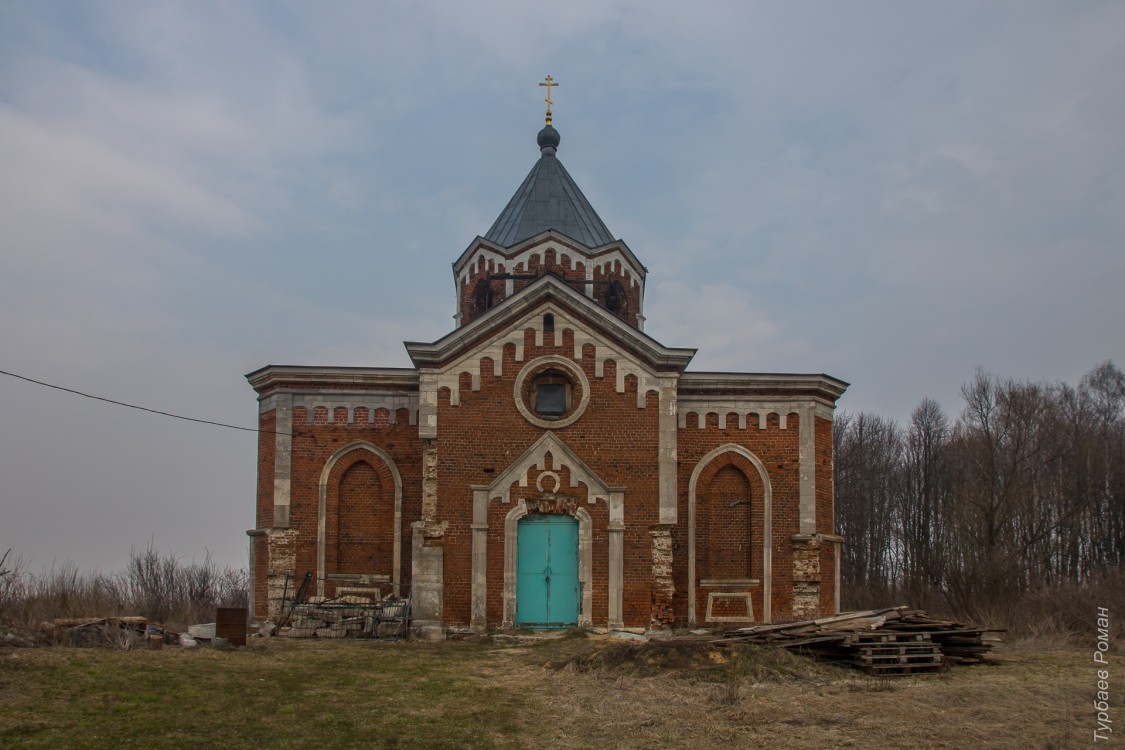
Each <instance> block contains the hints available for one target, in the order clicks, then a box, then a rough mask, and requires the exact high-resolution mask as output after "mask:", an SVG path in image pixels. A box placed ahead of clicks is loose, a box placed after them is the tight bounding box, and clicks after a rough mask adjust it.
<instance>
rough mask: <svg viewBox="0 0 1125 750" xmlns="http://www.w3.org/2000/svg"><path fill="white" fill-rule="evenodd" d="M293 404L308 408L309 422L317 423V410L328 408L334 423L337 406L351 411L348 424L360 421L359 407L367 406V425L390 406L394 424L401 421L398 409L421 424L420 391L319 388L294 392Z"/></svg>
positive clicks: (306, 419)
mask: <svg viewBox="0 0 1125 750" xmlns="http://www.w3.org/2000/svg"><path fill="white" fill-rule="evenodd" d="M292 399H293V406H294V407H298V406H303V407H304V408H305V409H306V410H307V414H306V416H305V424H312V423H313V410H314V409H316V408H317V407H324V408H325V409H327V410H328V423H329V424H332V422H333V415H334V414H335V411H336V409H338V408H344V409H347V410H348V424H356V421H355V410H356V409H357V408H360V407H366V409H367V424H374V423H375V411H376V410H378V409H386V410H387V413H388V417H389V419H390V423H391V424H398V410H399V409H406V410H408V411H409V412H410V416H409V417H408V419H409V420H410V422H409V423H410V424H412V425H414V424H417V423H418V394H416V393H402V392H395V391H388V392H386V393H357V392H348V391H344V392H335V393H334V392H331V391H317V392H313V393H294V394H293V395H292Z"/></svg>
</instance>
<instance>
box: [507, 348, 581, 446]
mask: <svg viewBox="0 0 1125 750" xmlns="http://www.w3.org/2000/svg"><path fill="white" fill-rule="evenodd" d="M515 397H516V406H517V408H519V410H520V413H521V414H523V416H524V418H526V419H527V420H528V421H529V422H531V423H532V424H536V425H539V426H540V427H547V428H550V429H554V428H558V427H565V426H566V425H568V424H573V423H574V421H575V420H577V419H578V418H579V417H580V416H582V412H583V411H585V409H586V404H587V403H588V402H589V400H590V384H589V381H587V380H586V374H585V373H584V372H582V370H581V369H580V368H579V367H578V366H577V365H576V364H575V363H574V362H572V361H571V360H569V359H565V358H563V357H554V356H551V357H540V358H538V359H535V360H532V361H531V362H528V363H527V365H525V366H524V368H523V370H521V371H520V374H519V376H518V377H517V378H516V392H515Z"/></svg>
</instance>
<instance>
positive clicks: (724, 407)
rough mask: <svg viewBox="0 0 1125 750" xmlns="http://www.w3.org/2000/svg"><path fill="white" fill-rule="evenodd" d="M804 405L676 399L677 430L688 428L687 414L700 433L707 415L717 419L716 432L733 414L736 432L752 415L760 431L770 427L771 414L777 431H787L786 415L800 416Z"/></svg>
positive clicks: (746, 424)
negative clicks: (693, 417)
mask: <svg viewBox="0 0 1125 750" xmlns="http://www.w3.org/2000/svg"><path fill="white" fill-rule="evenodd" d="M803 406H804V403H803V402H801V401H762V400H759V399H754V398H744V399H737V398H736V399H712V398H702V399H701V398H699V397H697V396H685V395H683V394H680V396H679V410H678V411H679V422H678V424H679V427H680V429H681V430H685V429H688V415H690V414H694V415H696V417H697V421H696V423H695V424H694V425H692V427H696V428H698V429H700V430H703V429H706V427H707V415H709V414H714V415H716V416H717V417H718V420H719V429H720V430H722V429H726V428H727V426H728V425H727V415H728V414H730V413H732V412H733V413H735V414H737V415H738V429H740V430H745V429H747V426H748V422H749V420H748V419H747V417H749V416H750V415H751V414H757V415H758V424H757V425H755V426H756V427H757V429H759V430H765V429H767V428H768V427H769V416H770V414H776V415H777V422H778V424H777V426H778V428H779V429H782V430H787V429H789V415H790V414H792V413H793V412H797V413H798V414H800V413H801V409H802V407H803Z"/></svg>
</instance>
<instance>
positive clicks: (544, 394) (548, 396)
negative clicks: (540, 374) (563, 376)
mask: <svg viewBox="0 0 1125 750" xmlns="http://www.w3.org/2000/svg"><path fill="white" fill-rule="evenodd" d="M535 411H537V412H538V413H539V415H540V416H542V417H558V416H561V415H563V414H566V384H565V383H539V384H537V385H536V386H535Z"/></svg>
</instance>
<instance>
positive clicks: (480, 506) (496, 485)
mask: <svg viewBox="0 0 1125 750" xmlns="http://www.w3.org/2000/svg"><path fill="white" fill-rule="evenodd" d="M548 455H549V456H550V457H551V468H552V470H551V471H547V456H548ZM533 466H534V467H536V468H537V469H538V470H539V471H540V472H544V473H546V474H555V471H556V470H559V469H562V468H564V467H565V468H566V469H567V470H568V471H569V472H570V486H571V487H572V488H577V487H579V486H580V485H585V486H586V503H587V504H588V505H593V504H594V503H596V502H597V501H598V500H601V501H602V502H604V503H606V505H607V507H608V511H609V512H608V515H609V523H608V525H607V526H606V532H607V537H608V548H609V549H608V552H609V560H608V563H609V581H608V589H609V590H608V600H609V611H608V623H607V624H608V625H609V627H621V626H622V625H623V611H624V610H623V601H624V600H623V591H624V560H625V558H624V552H625V546H624V533H625V490H624V489H622V488H620V487H610V486H608V485H606V483H605V482H603V481H602V480H601V478H600V477H598V476H597V475H596V474H595V473H594V472H593V471H592V470H591V469H590V467H589V466H587V465H586V463H585V462H584V461H582V459H580V458H578V456H577V455H576V454H575V453H574V451H572V450H571V449H570V448H569V447H568V446H567V445H566V444H565V443H564V442H563V441H562V440H560V439H559V438H558V436H557V435H556V434H555V433H552V432H547V433H544V435H543V437H541V438H539V440H537V441H535V443H534V444H533V445H532V446H531V447H530V448H528V449H527V450H526V451H525V452H524V454H523V455H522V456H520V457H519V458H518V459H516V460H515V461H513V462H512V464H511V465H510V466H508V468H507V469H505V470H504V472H503V473H502V474H500V476H498V477H496V479H495V480H494V481H493V482H492V484H488V485H474V486H473V487H472V490H473V523H472V532H473V562H472V601H471V610H472V626H473V629H474V630H477V631H483V630H484V629H485V628H487V627H488V615H487V612H488V505H489V503H490V502H491V501H493V500H499V501H500V502H502V503H510V502H511V488H512V485H515V484H518V485H519V486H521V487H527V486H528V485H529V477H528V472H529V470H530V469H531V467H533ZM541 476H542V475H541ZM556 476H557V475H556ZM555 484H556V485H557V484H558V482H555ZM544 486H546V483H544ZM540 491H542V490H540ZM572 507H573V512H572V511H571V508H572ZM536 511H537V512H560V511H561V512H565V513H567V514H568V515H573V516H574V517H575V518H577V519H578V524H579V527H578V533H579V540H578V554H579V568H580V570H579V578H580V580H581V581H584V582H585V583H584V584H583V586H582V614H581V615H580V619H579V623H580V624H583V625H590V624H592V619H591V617H592V615H591V604H590V602H592V595H593V591H592V587H593V581H592V572H591V571H592V570H593V568H592V562H591V560H592V558H591V555H592V554H593V524H592V520H591V516H590V514H589V512H588V511H587V510H586V509H585V508H583V507H581V502H580V496H578V495H577V494H576V495H574V496H571V495H562V494H556V493H554V492H547V493H544V494H543V496H541V497H539V498H535V499H532V500H520V501H518V502H517V503H516V505H515V506H514V507H513V509H512V510H510V511H509V512H508V514H507V515H506V517H505V521H504V619H503V623H502V624H503V626H504V627H512V626H514V624H515V612H516V610H515V604H516V599H515V597H516V583H515V582H516V534H517V525H518V522H519V519H520V518H522V517H523V516H525V515H527V514H528V513H531V512H536ZM584 519H585V520H584ZM583 571H585V572H583Z"/></svg>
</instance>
